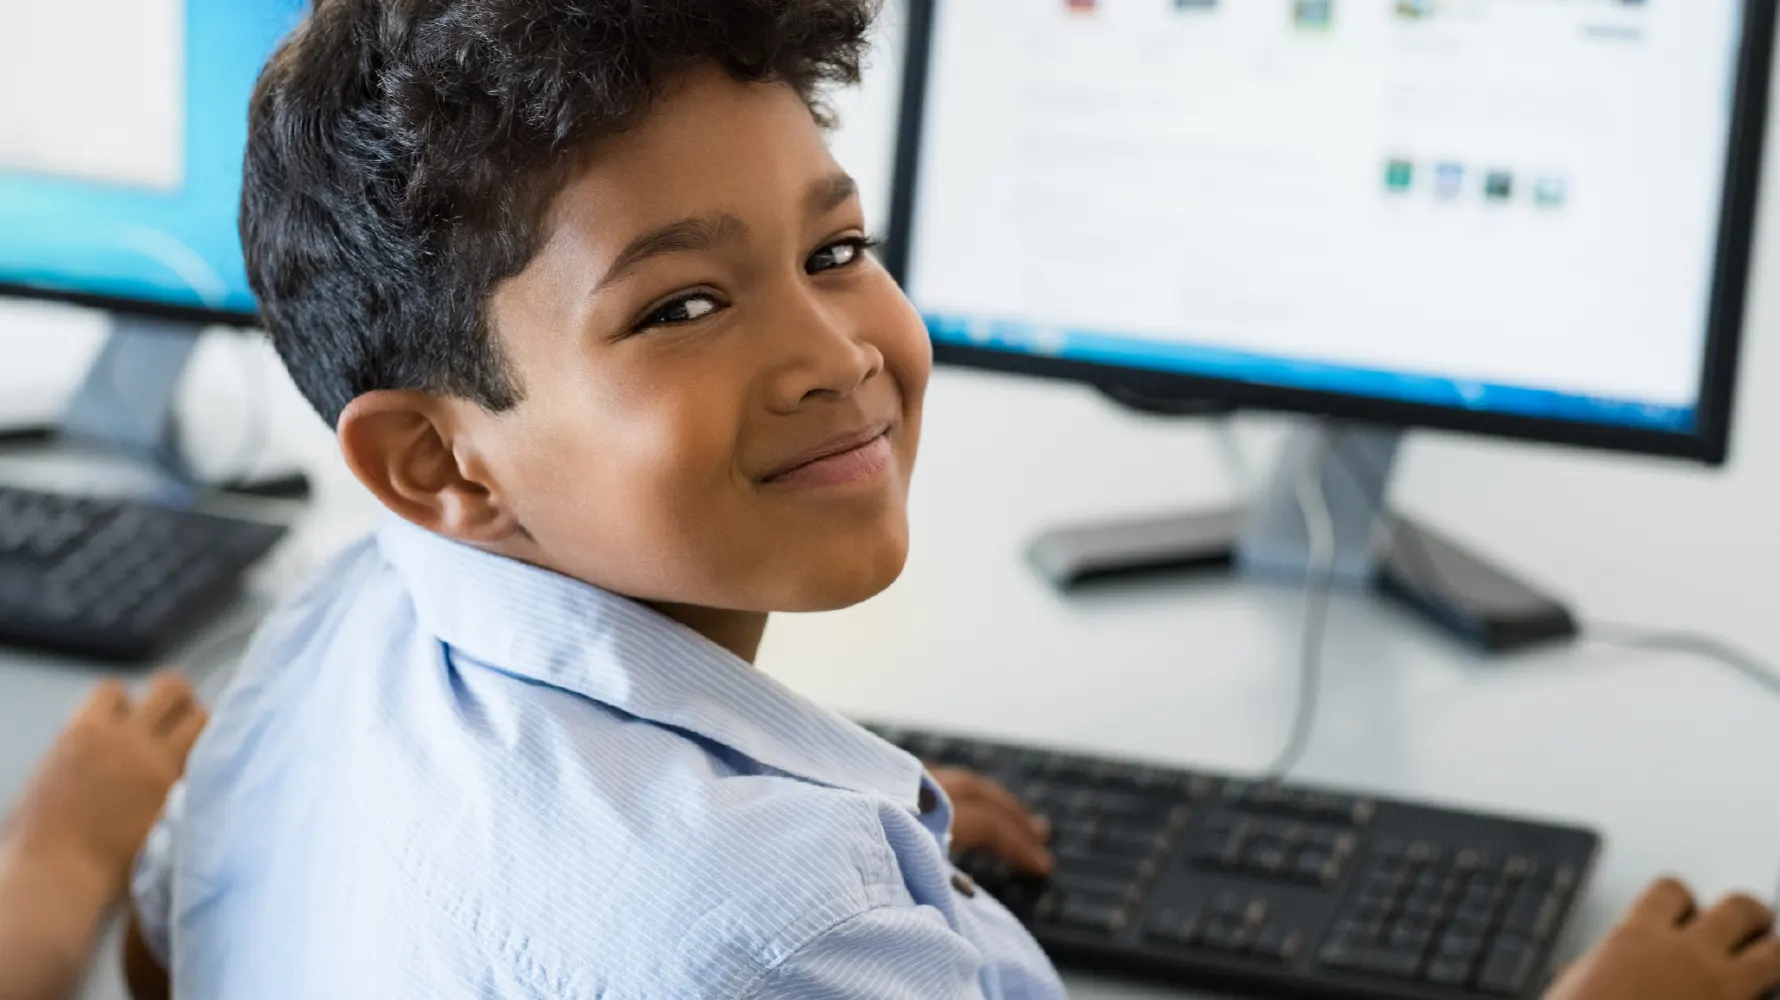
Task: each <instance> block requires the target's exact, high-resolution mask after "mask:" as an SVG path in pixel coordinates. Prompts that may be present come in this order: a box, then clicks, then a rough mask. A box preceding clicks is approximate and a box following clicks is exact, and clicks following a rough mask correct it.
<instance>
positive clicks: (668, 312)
mask: <svg viewBox="0 0 1780 1000" xmlns="http://www.w3.org/2000/svg"><path fill="white" fill-rule="evenodd" d="M722 307H723V306H722V303H720V302H718V301H717V297H716V296H714V295H712V294H710V293H709V292H694V293H692V294H690V295H682V296H680V297H679V298H677V299H673V300H671V301H669V302H667V303H664V304H663V305H662V306H661V307H659V308H657V309H656V310H655V311H653V312H651V313H649V315H647V316H644V317H643V320H642V322H640V323H638V324H637V329H639V330H647V329H648V328H650V327H652V326H673V325H675V324H678V323H691V322H694V321H695V320H701V319H704V318H705V317H706V316H709V315H711V314H712V313H714V312H716V311H717V310H718V309H721V308H722Z"/></svg>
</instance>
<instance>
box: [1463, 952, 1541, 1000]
mask: <svg viewBox="0 0 1780 1000" xmlns="http://www.w3.org/2000/svg"><path fill="white" fill-rule="evenodd" d="M1536 960H1537V957H1536V956H1535V954H1534V952H1533V949H1531V948H1529V947H1527V946H1526V945H1525V944H1523V943H1521V942H1520V941H1519V940H1518V939H1514V938H1509V939H1505V940H1502V941H1498V942H1497V943H1496V945H1495V947H1493V948H1491V949H1490V953H1489V955H1488V957H1486V958H1485V959H1484V960H1483V968H1482V969H1481V970H1480V971H1479V972H1478V973H1477V988H1478V989H1480V990H1483V991H1484V992H1486V993H1497V994H1500V995H1502V996H1520V995H1521V994H1522V993H1523V992H1525V991H1526V988H1527V986H1528V985H1530V984H1531V983H1532V980H1533V972H1534V962H1535V961H1536Z"/></svg>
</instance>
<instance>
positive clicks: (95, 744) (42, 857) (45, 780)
mask: <svg viewBox="0 0 1780 1000" xmlns="http://www.w3.org/2000/svg"><path fill="white" fill-rule="evenodd" d="M208 719H209V716H208V714H207V713H206V712H205V711H204V707H203V706H202V705H200V704H198V701H197V698H196V696H195V695H194V694H193V693H192V689H191V685H190V684H188V683H187V682H186V681H185V679H184V678H181V677H177V676H175V675H172V674H162V675H160V676H159V677H156V678H155V679H154V681H153V683H151V684H150V685H149V688H148V691H147V693H146V694H144V696H143V698H142V700H141V701H140V702H138V703H136V704H132V703H131V702H130V697H129V694H128V693H127V692H126V691H125V690H124V687H123V685H121V684H118V683H116V682H106V683H104V684H101V685H99V687H98V688H97V689H96V690H95V691H94V692H93V693H92V694H91V695H89V696H88V697H87V700H86V703H85V704H84V705H82V706H81V708H80V710H79V711H78V712H77V713H76V714H75V716H74V719H73V720H72V721H70V722H69V723H68V725H67V727H66V728H65V729H63V730H62V735H61V736H60V737H59V738H58V739H57V740H56V744H55V746H54V747H53V748H52V749H51V750H50V753H49V757H48V758H47V759H46V760H45V761H44V763H43V765H42V767H41V768H39V769H38V772H37V775H36V777H35V778H34V779H32V781H31V784H30V785H29V786H28V787H27V788H26V790H25V794H24V797H23V798H22V799H21V800H20V801H19V804H18V806H17V808H16V809H14V811H13V813H12V815H11V816H9V817H8V818H7V820H6V822H5V824H4V825H3V826H0V846H3V847H4V848H5V849H6V850H7V851H11V852H17V853H16V856H17V857H20V858H29V859H31V860H32V861H33V862H34V863H35V864H38V865H42V866H45V867H47V868H51V869H54V870H57V871H60V872H62V873H63V874H64V875H65V876H66V877H67V878H68V879H71V880H78V881H79V884H81V885H82V886H84V887H86V888H88V889H90V890H91V891H93V892H96V893H102V894H104V900H103V902H107V903H108V902H110V901H111V900H113V899H116V898H118V897H119V896H121V895H122V894H123V892H124V890H125V888H126V886H127V884H128V881H129V873H130V865H131V863H132V862H133V861H134V859H135V856H136V852H137V850H138V849H139V848H140V847H141V846H142V841H143V839H144V838H146V837H147V836H148V831H149V830H150V828H152V827H153V825H154V821H155V817H156V816H158V815H160V811H161V805H162V803H163V802H164V801H165V800H166V798H167V793H168V791H170V790H171V789H172V787H173V785H174V783H175V782H177V781H178V780H179V776H180V774H181V773H183V772H184V770H185V758H186V754H187V753H189V752H190V751H191V748H192V744H193V743H194V742H195V741H196V740H197V738H198V734H199V732H201V731H202V730H203V728H204V724H205V722H207V721H208Z"/></svg>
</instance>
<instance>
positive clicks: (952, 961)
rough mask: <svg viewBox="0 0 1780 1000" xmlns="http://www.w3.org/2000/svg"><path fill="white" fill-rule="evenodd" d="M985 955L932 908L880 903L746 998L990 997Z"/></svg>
mask: <svg viewBox="0 0 1780 1000" xmlns="http://www.w3.org/2000/svg"><path fill="white" fill-rule="evenodd" d="M982 973H983V958H982V955H981V954H980V953H979V952H978V951H977V949H976V948H975V947H973V946H972V945H971V943H970V942H969V941H967V940H966V939H965V938H964V937H963V936H961V935H959V934H958V933H957V932H956V931H954V930H952V929H951V928H950V927H949V926H947V925H946V922H945V918H944V917H942V916H941V915H940V913H939V911H937V910H934V909H933V908H931V907H888V906H886V907H878V908H874V909H871V910H867V911H866V912H864V913H862V914H860V915H858V916H855V917H852V918H850V919H847V920H844V921H842V922H841V923H839V924H836V925H835V926H833V927H831V928H829V929H828V930H827V931H826V932H824V933H823V934H821V935H819V936H817V937H816V938H815V939H813V940H811V941H810V942H808V943H807V944H805V945H804V946H803V947H801V948H799V949H797V950H796V951H794V952H792V953H791V954H790V955H788V956H786V957H785V959H784V960H783V961H781V962H780V963H778V964H777V965H775V966H774V967H772V968H771V969H769V970H767V972H766V974H765V975H763V976H762V977H761V978H760V979H759V980H758V981H757V982H756V983H755V984H754V987H753V988H752V989H751V990H749V991H748V993H747V1000H983V985H982Z"/></svg>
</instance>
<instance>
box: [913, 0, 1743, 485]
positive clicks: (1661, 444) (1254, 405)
mask: <svg viewBox="0 0 1780 1000" xmlns="http://www.w3.org/2000/svg"><path fill="white" fill-rule="evenodd" d="M942 2H944V0H906V3H907V8H906V9H907V37H906V43H905V49H904V57H903V80H902V91H901V97H900V104H899V108H900V115H899V118H898V122H899V125H898V130H897V137H896V146H895V160H894V164H893V180H892V187H891V200H890V219H889V225H888V230H887V233H886V241H885V247H884V261H885V265H886V266H887V267H888V268H889V270H890V272H891V273H892V274H893V275H894V276H895V277H896V279H897V281H898V282H903V283H905V284H906V279H907V276H908V257H909V251H910V246H911V239H912V235H913V228H914V213H915V204H916V198H917V197H918V194H919V185H920V178H919V176H918V173H919V168H920V162H921V143H922V139H923V131H924V126H925V118H926V108H927V87H928V76H929V65H930V62H931V56H932V44H933V24H934V17H933V15H934V11H935V10H936V9H937V5H938V4H939V3H942ZM1775 7H1776V0H1745V3H1744V6H1743V23H1742V28H1741V32H1742V33H1741V36H1740V44H1739V51H1738V55H1737V67H1736V76H1735V80H1736V84H1735V92H1734V94H1733V96H1732V107H1731V122H1730V134H1729V140H1728V149H1727V152H1728V155H1727V157H1726V161H1725V182H1724V197H1723V201H1722V204H1721V206H1720V211H1719V227H1718V244H1717V249H1716V252H1715V264H1714V270H1713V278H1712V288H1711V292H1710V298H1709V302H1708V307H1707V318H1706V349H1705V357H1704V364H1703V365H1702V368H1701V385H1700V394H1699V405H1698V407H1697V409H1696V416H1697V419H1696V422H1695V427H1694V429H1693V430H1691V431H1685V432H1678V431H1664V430H1655V429H1651V428H1641V427H1634V426H1626V425H1619V424H1605V423H1587V422H1582V421H1573V420H1555V419H1550V418H1541V417H1527V416H1519V415H1515V414H1508V413H1490V412H1480V411H1477V410H1465V409H1457V408H1452V407H1444V406H1434V405H1430V404H1423V403H1411V402H1404V401H1400V400H1391V399H1384V398H1378V397H1371V396H1355V395H1347V394H1342V393H1335V392H1325V391H1318V390H1312V389H1301V388H1294V387H1287V386H1268V385H1257V384H1253V383H1248V382H1240V381H1235V380H1230V379H1222V378H1215V377H1207V376H1198V375H1188V374H1181V373H1176V372H1162V371H1156V370H1151V369H1143V368H1130V367H1124V366H1119V365H1109V364H1101V363H1096V362H1086V361H1078V360H1071V359H1066V358H1057V357H1046V356H1042V355H1033V354H1023V353H1019V352H1015V351H1003V350H994V349H989V348H982V347H970V346H965V345H959V344H950V343H942V342H935V343H934V345H933V347H934V359H935V360H936V361H938V362H939V363H941V364H952V365H960V366H965V367H971V368H983V369H989V370H992V371H1000V372H1010V373H1014V374H1021V375H1031V376H1038V377H1041V378H1051V379H1063V380H1070V381H1078V382H1086V383H1089V384H1093V385H1098V386H1102V387H1108V386H1116V387H1118V388H1119V389H1121V390H1123V391H1125V392H1127V393H1134V394H1136V395H1138V396H1140V397H1143V398H1147V399H1155V400H1169V399H1178V400H1192V399H1211V400H1216V401H1218V402H1221V403H1225V404H1228V405H1229V406H1232V407H1238V408H1245V409H1258V410H1275V411H1280V412H1286V413H1297V414H1306V415H1310V416H1316V417H1324V418H1329V419H1335V420H1349V421H1358V422H1364V423H1370V424H1379V425H1387V426H1396V427H1403V428H1427V429H1433V430H1445V431H1456V432H1460V433H1466V434H1476V435H1484V436H1489V437H1499V438H1508V439H1512V440H1520V441H1535V442H1541V443H1548V444H1560V445H1573V446H1579V447H1584V448H1593V449H1599V450H1604V451H1615V452H1630V453H1636V454H1641V455H1652V456H1659V457H1668V458H1680V459H1687V460H1691V461H1695V462H1700V463H1703V464H1706V465H1723V464H1724V463H1725V462H1726V461H1727V460H1728V458H1729V454H1730V441H1731V423H1732V412H1733V406H1734V402H1735V393H1736V376H1737V362H1738V358H1739V355H1740V352H1741V347H1742V337H1743V324H1744V319H1745V311H1746V308H1747V306H1746V300H1747V291H1748V282H1749V268H1750V258H1751V251H1752V248H1753V243H1754V232H1755V215H1756V207H1757V201H1758V196H1759V190H1760V184H1761V170H1762V157H1763V149H1764V146H1765V143H1766V133H1767V113H1768V87H1769V76H1770V71H1771V68H1772V64H1773V53H1774V22H1775Z"/></svg>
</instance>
